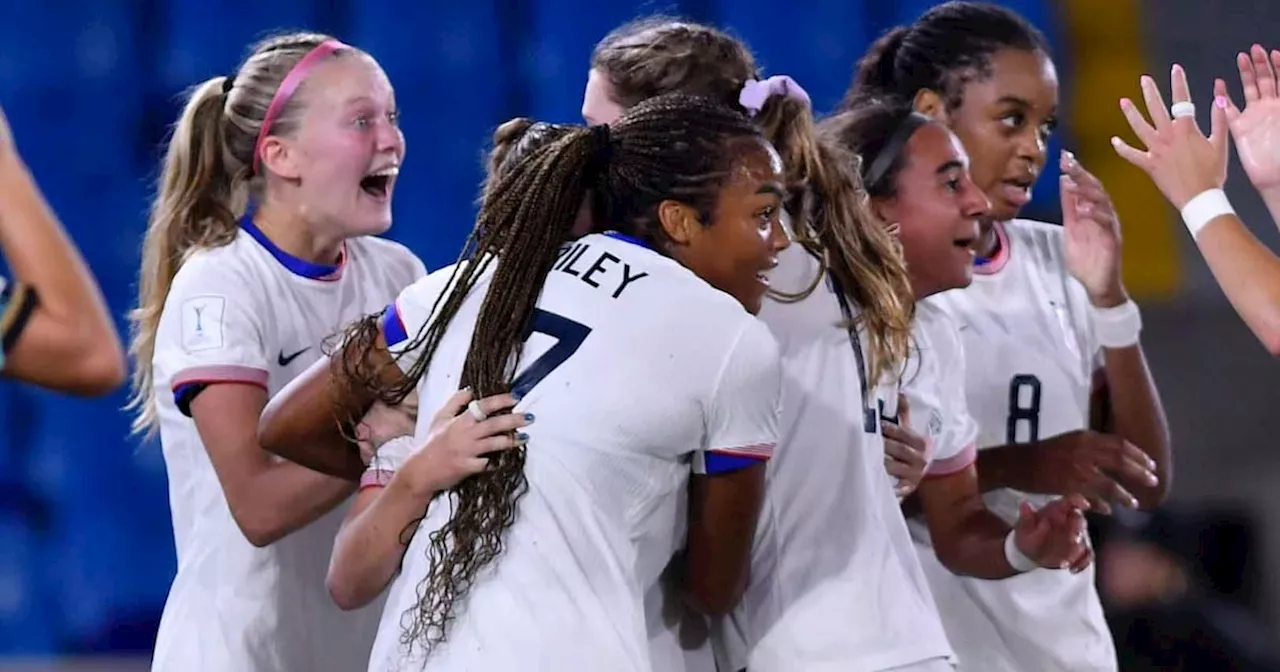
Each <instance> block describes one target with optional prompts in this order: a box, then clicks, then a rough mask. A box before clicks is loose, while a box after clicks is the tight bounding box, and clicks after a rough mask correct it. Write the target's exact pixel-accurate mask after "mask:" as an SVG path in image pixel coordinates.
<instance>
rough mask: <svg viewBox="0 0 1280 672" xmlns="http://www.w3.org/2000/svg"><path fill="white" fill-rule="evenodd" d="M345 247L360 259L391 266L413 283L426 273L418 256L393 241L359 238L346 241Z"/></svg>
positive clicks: (371, 237)
mask: <svg viewBox="0 0 1280 672" xmlns="http://www.w3.org/2000/svg"><path fill="white" fill-rule="evenodd" d="M347 246H348V247H350V248H351V249H352V250H353V251H355V252H356V254H357V255H359V256H360V257H361V258H362V259H372V260H374V262H373V263H376V264H378V265H379V266H384V267H385V266H391V267H392V269H394V270H396V271H400V272H403V273H404V274H405V275H406V276H408V278H409V281H410V282H413V281H415V280H417V279H418V278H421V277H423V276H424V275H426V273H427V269H426V266H425V265H424V264H423V263H422V260H421V259H419V258H418V255H416V254H414V253H413V251H412V250H410V249H409V248H407V247H405V246H404V245H402V244H400V243H397V242H396V241H394V240H390V239H387V238H380V237H378V236H360V237H358V238H352V239H351V240H349V241H347Z"/></svg>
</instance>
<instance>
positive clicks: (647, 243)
mask: <svg viewBox="0 0 1280 672" xmlns="http://www.w3.org/2000/svg"><path fill="white" fill-rule="evenodd" d="M673 137H674V138H681V139H682V140H683V141H682V142H672V141H671V139H672V138H673ZM588 193H590V194H591V195H592V206H593V207H592V211H593V212H594V213H595V220H596V221H598V222H601V223H604V222H607V223H608V226H611V227H616V228H615V229H614V230H611V231H609V232H606V233H593V234H591V235H587V236H585V237H583V238H580V239H578V240H577V241H575V242H572V243H570V244H565V243H566V241H567V240H568V239H569V238H570V237H571V235H572V229H573V227H574V226H575V223H576V221H577V219H578V213H579V210H580V208H581V205H582V201H583V199H584V197H586V195H587V194H588ZM785 195H786V192H785V187H784V184H783V175H782V167H781V161H780V159H779V157H778V155H777V153H776V152H775V151H774V150H773V148H772V146H771V145H770V144H769V143H768V141H767V140H765V139H764V138H763V137H762V135H761V133H760V131H759V130H758V128H757V127H756V126H755V125H754V124H753V123H751V121H750V120H749V119H747V118H746V117H745V116H743V115H741V114H739V113H738V112H735V111H733V110H730V109H728V108H726V107H723V106H720V105H718V104H715V103H714V102H712V101H709V100H707V99H705V98H698V97H689V96H662V97H658V98H655V99H653V100H651V101H647V102H645V103H643V104H641V105H638V106H636V107H635V108H634V109H633V110H631V111H630V112H629V113H628V114H627V115H625V116H623V117H622V118H620V119H619V120H617V121H616V122H615V123H613V124H610V125H601V126H597V127H594V128H591V129H586V128H576V129H574V130H573V131H571V132H570V133H568V134H567V135H565V136H564V137H563V138H561V139H559V140H557V141H555V142H552V143H551V144H549V145H547V146H544V147H542V148H541V149H538V150H535V151H534V152H533V153H532V154H530V155H529V156H528V157H526V158H525V159H524V160H523V161H520V162H519V163H517V164H516V165H514V166H513V167H511V169H510V171H509V172H507V173H506V174H505V175H503V176H501V177H500V178H498V180H497V181H496V182H495V183H493V184H491V185H489V188H488V189H487V193H486V198H485V201H484V204H483V206H482V208H481V212H480V215H479V219H478V220H477V223H476V230H475V233H474V234H473V237H472V241H471V243H472V246H471V247H472V248H473V249H471V250H469V252H472V254H469V255H467V256H466V258H467V259H468V260H467V261H462V262H460V263H459V264H458V265H457V266H455V267H453V268H452V269H447V270H442V271H439V272H437V273H434V274H432V275H430V276H428V277H427V278H425V279H424V280H422V281H420V282H419V283H417V284H415V285H414V286H413V287H410V288H409V289H407V290H405V292H404V293H403V294H401V296H400V298H399V299H397V300H396V302H395V303H394V304H393V305H392V306H391V307H389V308H388V310H387V311H386V313H385V315H383V316H381V317H379V316H374V317H372V318H370V319H368V320H366V321H364V322H362V323H361V324H359V325H357V326H356V327H354V328H353V329H352V330H351V331H350V336H349V338H348V340H347V345H346V346H345V348H344V349H343V351H342V353H340V354H339V355H338V356H337V357H336V358H335V360H334V363H333V364H322V365H320V366H317V367H314V368H313V369H312V371H310V372H308V373H307V374H306V379H305V381H306V382H305V383H304V384H302V385H299V386H298V387H297V388H295V389H296V391H297V393H296V394H292V395H290V396H286V397H281V398H279V399H276V400H273V403H272V406H271V407H270V408H268V410H267V413H266V414H265V415H264V417H263V427H262V433H263V435H264V436H269V437H275V440H282V437H283V435H284V434H285V432H283V431H282V430H283V429H292V427H295V426H298V425H300V424H301V423H299V422H298V420H297V419H298V418H299V417H300V416H302V415H304V414H309V416H310V417H311V418H312V419H313V421H312V423H311V424H312V425H314V426H316V427H322V428H331V427H332V426H333V424H334V423H333V420H332V417H331V414H332V407H331V405H329V404H328V403H327V400H328V399H329V398H331V396H330V395H332V394H337V395H338V397H339V399H340V402H339V405H340V407H341V408H343V409H345V410H346V411H347V412H348V413H350V414H351V415H352V417H358V416H359V414H360V413H363V412H364V410H365V408H366V407H367V406H368V404H369V403H371V402H372V401H373V399H375V398H380V399H382V400H383V401H385V402H391V403H394V402H395V401H397V400H398V399H399V397H400V396H402V395H403V394H405V393H407V392H408V391H409V390H411V389H417V390H419V393H420V395H421V399H422V403H424V404H431V405H436V404H442V403H443V402H444V400H445V399H446V398H449V397H451V396H452V395H454V394H455V393H456V391H457V390H458V389H459V388H460V387H463V388H468V389H469V390H471V391H474V393H475V394H476V395H491V394H494V393H501V392H506V391H510V393H511V397H510V399H509V402H508V403H516V402H518V403H517V405H516V406H515V407H514V410H515V411H516V413H517V414H521V415H523V416H524V421H525V422H527V423H529V424H527V425H525V426H524V427H521V428H520V433H519V434H517V435H515V436H514V437H512V436H510V435H509V434H508V435H506V436H503V437H497V440H495V441H493V442H492V443H490V444H488V445H487V446H481V449H482V450H485V451H489V452H488V455H487V457H481V458H478V459H473V458H472V457H470V456H468V458H467V459H465V460H463V461H461V462H458V461H455V460H450V459H448V458H446V457H444V456H443V453H444V451H443V450H438V449H436V448H435V447H434V446H433V443H432V442H435V441H436V439H437V438H438V437H441V436H442V430H441V427H449V426H452V425H453V424H454V423H459V422H460V423H462V424H463V425H464V426H470V427H480V429H479V430H477V431H481V432H485V431H490V430H489V429H488V428H486V427H485V423H486V422H489V420H490V416H491V415H492V414H493V413H494V411H497V410H502V409H501V407H500V405H498V406H494V405H490V406H488V407H486V406H485V405H483V404H481V403H480V402H476V403H475V404H468V407H467V409H466V411H465V412H464V413H463V414H462V415H461V416H459V417H458V418H456V419H453V420H451V421H450V419H449V418H448V417H447V416H448V415H449V413H448V412H447V411H446V412H445V413H444V414H443V415H442V416H441V417H439V418H438V420H437V422H438V423H439V424H436V425H434V426H432V425H431V424H430V423H429V422H428V421H427V420H426V419H425V418H424V419H421V420H420V421H419V428H418V432H417V436H418V437H419V438H420V439H421V438H426V437H436V438H431V439H430V441H429V442H428V443H427V445H426V447H425V448H422V449H421V450H417V451H416V452H414V451H404V452H399V453H397V452H395V451H389V450H388V449H387V448H388V447H391V446H392V445H393V444H388V446H384V448H383V450H381V451H379V453H378V455H377V457H376V460H375V463H374V465H373V468H372V469H371V472H370V478H369V481H370V485H374V486H382V487H371V488H369V489H366V490H364V491H362V492H361V493H360V495H359V497H358V499H357V504H356V506H355V508H353V510H352V513H351V516H350V517H349V519H348V523H347V524H346V526H345V527H344V529H343V531H342V533H341V535H340V537H339V541H338V543H337V546H336V548H335V552H334V558H333V564H332V569H331V572H330V576H329V585H330V588H331V590H332V592H333V594H334V596H335V598H337V599H338V600H339V602H340V603H341V604H343V605H344V606H346V607H355V606H359V605H361V604H364V603H366V602H368V601H369V600H371V599H373V598H374V597H375V596H376V595H378V594H379V593H380V592H381V591H382V590H383V589H384V588H385V587H386V586H387V585H388V584H390V586H391V589H390V596H389V597H388V601H387V606H386V610H385V612H384V617H383V622H382V628H381V630H380V632H379V638H378V642H377V644H376V645H375V648H374V654H373V657H372V660H371V662H370V665H369V669H370V670H391V669H403V668H405V667H420V666H422V665H424V664H425V665H426V666H427V667H429V668H430V669H432V670H445V671H447V670H457V669H534V670H565V669H591V670H637V671H639V670H645V671H647V670H651V669H654V667H653V665H651V664H650V656H649V647H648V635H647V629H646V624H645V609H644V597H645V595H644V590H645V587H646V586H650V585H653V584H655V583H656V581H657V578H658V574H659V572H661V571H662V570H663V568H664V566H666V565H667V563H668V561H669V560H670V558H671V557H672V555H673V554H674V552H675V551H676V549H677V547H678V546H677V544H679V543H680V542H681V541H682V540H683V538H682V537H681V536H678V534H677V531H678V530H682V529H683V528H684V527H685V526H684V524H683V523H682V521H681V520H680V519H679V512H680V509H679V506H678V502H679V499H680V497H681V493H682V492H683V491H684V490H685V489H686V486H687V484H688V481H689V471H690V466H691V465H690V461H691V460H692V461H693V462H694V463H695V464H694V466H695V467H696V468H697V469H698V470H699V471H705V472H707V473H710V474H720V475H721V476H720V477H717V478H715V479H710V480H709V481H708V482H706V483H705V484H703V487H695V488H693V489H692V491H691V493H690V494H689V497H690V502H689V507H688V509H689V514H688V516H689V520H688V528H689V534H688V540H689V544H688V548H687V551H686V554H685V556H684V557H683V559H682V562H681V563H680V567H679V573H680V574H681V584H682V586H683V588H684V592H685V596H686V599H689V600H690V601H691V602H693V603H694V604H695V605H697V606H698V607H699V608H701V609H703V610H706V611H711V612H716V611H724V610H727V609H729V608H731V607H732V605H733V604H735V603H736V602H737V599H738V596H739V595H740V593H741V590H742V587H743V585H744V584H745V582H746V575H747V569H748V559H749V548H750V544H751V539H752V534H753V532H754V527H755V520H756V514H757V511H758V508H759V501H760V497H761V492H762V489H763V486H764V465H765V460H766V459H767V458H768V457H769V456H770V455H771V453H772V450H773V446H774V444H775V442H776V440H777V436H776V435H777V416H778V402H779V398H778V396H779V387H780V373H779V369H778V358H777V346H776V345H775V344H774V342H773V339H772V338H771V337H770V336H769V333H768V330H767V329H766V328H765V327H764V326H763V325H762V324H760V322H758V321H757V320H755V319H754V318H753V317H751V314H750V313H754V312H756V311H758V310H759V309H760V304H761V302H762V300H763V297H764V293H765V290H766V289H767V282H766V280H765V277H764V274H765V271H767V270H768V269H769V268H771V267H772V266H773V265H774V264H776V255H777V253H778V251H779V250H781V249H783V248H785V247H786V245H787V238H786V236H785V234H784V233H783V231H782V229H781V226H780V225H779V222H778V216H779V213H780V212H781V210H782V204H783V200H784V198H785ZM517 241H518V244H513V243H514V242H517ZM744 309H745V310H744ZM513 357H518V360H517V362H516V364H515V366H512V365H511V364H512V362H513ZM393 360H394V361H393ZM465 398H467V397H465V396H464V397H462V398H458V397H453V402H452V403H453V404H455V408H457V407H458V406H457V405H460V404H461V401H462V400H463V399H465ZM304 406H305V407H306V408H301V407H304ZM508 415H509V414H508ZM505 417H506V416H505V415H504V416H499V418H505ZM277 418H279V419H280V422H281V423H283V424H286V425H289V427H279V428H277V427H273V426H272V425H273V423H275V422H276V420H277ZM513 424H518V423H513ZM489 427H492V425H490V426H489ZM507 427H508V428H512V427H511V426H510V425H508V426H507ZM329 431H330V432H332V430H329ZM444 431H447V430H444ZM440 443H441V445H443V443H444V441H443V439H441V441H440ZM395 445H397V446H398V445H399V444H395ZM513 446H514V448H512V447H513ZM494 451H496V452H494ZM432 464H435V465H437V466H436V467H432V466H430V465H432ZM451 465H452V466H451ZM387 472H393V475H391V476H390V477H389V478H387ZM424 511H425V518H424Z"/></svg>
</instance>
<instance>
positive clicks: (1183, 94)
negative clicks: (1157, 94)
mask: <svg viewBox="0 0 1280 672" xmlns="http://www.w3.org/2000/svg"><path fill="white" fill-rule="evenodd" d="M1169 94H1170V96H1172V98H1173V102H1174V103H1189V102H1191V87H1190V86H1188V85H1187V71H1186V70H1183V69H1182V66H1181V65H1178V64H1177V63H1174V64H1173V67H1172V68H1170V69H1169Z"/></svg>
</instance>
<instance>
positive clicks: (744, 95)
mask: <svg viewBox="0 0 1280 672" xmlns="http://www.w3.org/2000/svg"><path fill="white" fill-rule="evenodd" d="M774 96H784V97H787V98H790V99H792V100H798V101H800V102H801V103H804V104H805V105H811V104H812V103H811V102H810V101H809V94H808V93H806V92H805V90H804V89H803V88H801V86H800V85H799V84H797V83H796V80H794V79H791V78H790V77H788V76H786V75H774V76H772V77H770V78H768V79H763V80H761V79H748V80H747V81H746V82H744V83H743V84H742V91H741V92H740V93H739V94H738V104H739V105H741V106H742V108H743V109H745V110H746V111H747V114H748V115H750V116H752V117H754V116H756V115H757V114H759V113H760V110H762V109H764V104H765V102H766V101H768V100H769V99H770V98H772V97H774Z"/></svg>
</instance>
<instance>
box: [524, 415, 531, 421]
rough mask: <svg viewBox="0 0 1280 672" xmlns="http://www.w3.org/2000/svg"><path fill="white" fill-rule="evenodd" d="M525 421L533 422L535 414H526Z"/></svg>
mask: <svg viewBox="0 0 1280 672" xmlns="http://www.w3.org/2000/svg"><path fill="white" fill-rule="evenodd" d="M524 419H525V422H533V414H532V413H525V414H524Z"/></svg>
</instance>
